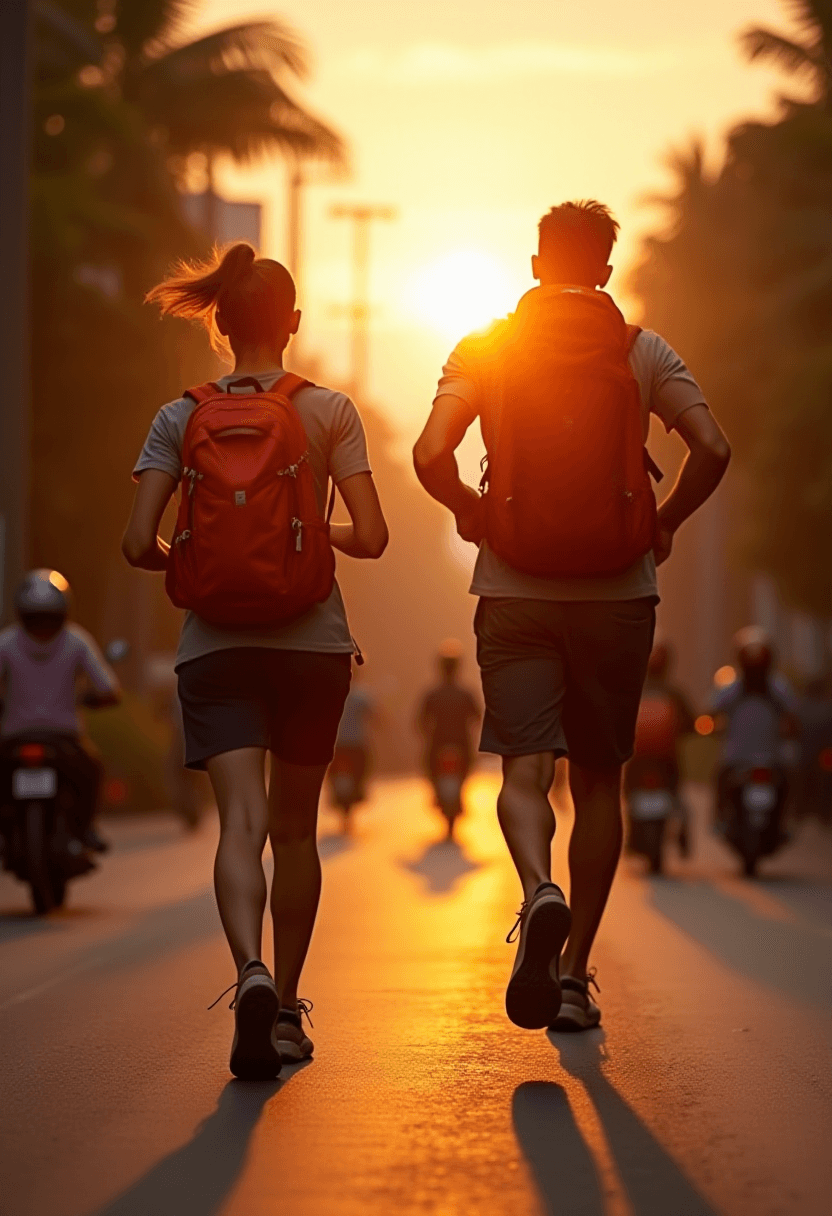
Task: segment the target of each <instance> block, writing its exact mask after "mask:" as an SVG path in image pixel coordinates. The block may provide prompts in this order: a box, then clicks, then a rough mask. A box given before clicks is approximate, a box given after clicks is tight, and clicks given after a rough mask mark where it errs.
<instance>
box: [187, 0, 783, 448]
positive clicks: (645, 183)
mask: <svg viewBox="0 0 832 1216" xmlns="http://www.w3.org/2000/svg"><path fill="white" fill-rule="evenodd" d="M267 13H268V14H274V15H278V16H279V17H280V18H281V19H282V20H285V21H286V22H287V23H288V24H289V25H290V26H293V27H294V28H295V29H296V30H297V31H298V32H299V33H300V34H301V35H302V36H303V37H304V38H305V39H306V40H307V42H308V43H309V45H310V47H311V49H312V54H313V61H314V72H313V75H312V77H311V79H310V80H309V82H308V84H307V85H306V87H305V88H304V90H303V95H304V98H305V101H306V102H307V103H308V104H309V106H310V108H312V109H313V110H316V111H318V112H320V113H321V114H323V115H325V116H326V118H327V120H328V121H329V122H331V123H332V124H333V125H334V126H335V127H336V128H337V129H338V130H339V131H340V132H341V133H342V134H343V135H344V136H345V137H346V138H347V140H348V141H349V143H350V146H351V150H352V160H353V177H352V180H350V181H349V182H347V183H338V184H337V185H334V186H329V185H319V186H315V187H313V188H312V189H310V190H309V191H308V192H307V195H308V197H307V204H306V212H307V234H306V285H305V286H306V291H305V301H304V303H305V307H306V310H307V315H306V321H305V327H304V342H305V343H306V344H308V347H311V348H312V349H313V350H315V351H317V352H319V353H320V354H321V355H322V356H323V357H324V358H325V360H326V366H327V368H328V369H329V370H330V371H331V373H332V374H335V375H343V374H345V373H346V371H347V356H348V343H347V330H346V325H345V323H344V322H343V321H340V320H338V319H337V318H335V317H333V316H332V315H331V314H332V305H333V304H335V303H338V302H342V301H344V300H346V298H347V295H348V292H349V281H350V280H349V273H350V267H349V243H348V241H349V236H348V232H347V230H346V227H345V225H343V224H342V223H338V222H335V221H333V220H331V219H330V218H329V217H328V210H329V207H330V204H331V202H332V201H333V200H334V199H342V198H355V199H360V200H362V201H364V200H370V201H374V202H376V201H377V202H383V203H391V204H394V205H396V206H397V207H399V208H400V217H399V219H398V220H397V221H396V222H395V223H392V224H386V223H384V224H378V225H376V226H375V227H374V231H373V237H372V242H373V273H372V284H373V297H374V302H375V304H376V313H375V317H374V342H373V348H372V363H371V379H370V387H371V390H372V392H373V393H374V394H375V395H376V396H377V397H378V399H379V400H383V401H384V403H385V413H386V415H387V417H388V418H389V419H390V421H391V422H392V423H393V425H394V426H395V427H396V429H397V431H398V432H399V433H401V435H402V436H404V437H405V438H406V439H407V440H410V439H411V438H412V437H413V436H414V434H415V432H416V431H417V428H418V427H419V424H420V421H421V420H422V418H423V417H424V415H425V411H426V409H427V408H428V406H429V403H430V400H431V397H432V394H433V389H434V387H435V383H436V379H437V375H438V372H439V369H440V367H441V364H442V362H443V360H444V358H445V356H446V355H447V353H448V351H449V349H450V348H451V347H452V345H453V342H454V340H456V339H457V338H459V337H461V336H462V334H463V333H464V332H465V331H466V329H467V328H469V327H471V326H472V325H476V324H478V323H479V322H480V321H481V320H483V319H484V317H485V316H487V315H488V314H489V313H490V312H494V313H498V314H499V313H500V312H505V311H507V310H508V309H510V308H511V307H512V305H513V304H514V302H515V301H516V299H517V297H518V295H519V294H520V293H522V292H523V291H524V290H526V289H527V288H529V287H531V286H532V279H531V275H530V269H529V257H530V254H531V253H532V252H533V249H534V240H535V224H536V222H537V220H538V219H539V217H540V215H541V214H542V213H543V212H544V211H545V210H546V209H547V208H548V207H550V206H551V205H552V204H554V203H557V202H561V201H563V200H564V199H566V198H578V197H587V196H589V197H595V198H600V199H602V200H604V201H605V202H607V203H609V204H610V205H611V206H612V208H613V210H614V211H615V213H616V215H617V216H618V218H619V220H620V221H621V224H622V235H621V239H620V244H619V246H618V249H617V251H616V254H615V262H616V267H617V273H616V276H615V278H614V279H613V281H612V290H613V291H616V290H617V289H620V288H621V287H622V281H623V274H622V271H623V270H625V269H626V267H627V265H628V264H629V263H630V262H631V261H632V259H633V257H634V255H635V252H636V249H637V243H638V237H639V234H640V233H643V232H645V231H646V230H648V229H649V228H650V225H651V222H652V223H654V222H655V215H654V213H653V212H652V211H651V210H650V209H646V208H645V207H644V206H643V204H642V202H641V199H642V198H643V196H644V195H646V194H648V193H650V192H652V191H654V190H656V189H661V188H662V187H666V186H667V184H668V174H667V172H666V171H665V169H664V168H663V164H662V161H663V157H664V155H665V154H666V153H667V152H668V151H669V150H670V149H671V148H672V147H676V146H678V145H679V144H680V143H683V142H684V141H685V140H686V139H687V138H688V137H690V136H692V135H694V134H699V135H702V136H704V137H705V139H706V141H707V146H708V148H709V149H710V152H711V155H712V157H713V159H714V161H716V160H717V159H718V158H719V156H720V155H721V151H722V147H721V137H722V136H723V135H724V133H725V131H726V130H727V129H729V128H730V127H731V126H733V125H734V123H735V122H736V121H737V120H738V119H739V118H740V117H743V118H744V117H748V116H753V115H768V116H770V115H772V114H773V113H774V110H775V101H774V97H775V94H776V90H777V88H778V86H779V85H781V84H782V77H779V78H778V77H777V75H776V74H775V73H774V72H773V71H772V70H770V69H768V68H766V67H762V66H760V67H755V68H750V67H749V66H748V64H747V63H746V62H745V61H744V60H743V59H742V58H741V57H740V55H739V53H738V50H737V47H736V34H737V31H738V30H740V29H742V28H743V27H744V26H746V25H747V24H749V23H755V24H757V23H769V22H772V23H774V24H776V25H777V26H778V28H781V29H783V28H788V26H789V23H788V21H787V20H786V19H785V18H786V14H785V12H784V9H783V6H782V5H781V4H779V3H777V2H776V0H756V2H755V0H703V2H702V3H700V4H696V5H689V4H681V3H667V0H640V2H639V3H637V4H621V3H620V2H618V0H560V2H556V3H542V2H541V0H518V2H517V3H512V4H492V5H489V4H481V3H478V2H477V0H447V2H446V0H441V2H440V0H421V2H420V3H418V4H413V5H397V4H390V3H387V2H385V0H352V2H351V3H349V4H344V3H341V2H339V0H317V2H316V3H314V4H308V3H300V2H299V0H285V2H280V3H276V4H268V3H260V4H246V3H243V4H239V3H234V0H206V2H205V3H202V4H200V5H199V6H198V7H197V8H195V11H194V15H193V19H192V23H191V25H190V26H189V27H188V30H189V32H190V31H191V30H192V31H194V32H197V31H203V30H206V29H208V28H210V27H212V26H214V25H217V24H220V23H225V22H230V21H232V20H233V21H239V20H242V19H245V18H247V17H254V16H262V15H263V14H267ZM324 176H325V175H321V177H322V178H323V177H324ZM218 180H219V182H220V184H221V186H222V189H223V192H224V193H226V194H227V195H228V196H229V197H237V198H248V197H250V198H257V199H262V200H263V201H264V202H265V203H266V217H265V219H266V223H265V240H264V244H265V249H266V251H267V252H268V253H270V254H272V255H273V256H276V257H278V258H279V257H281V256H284V255H285V252H286V240H285V205H284V193H283V171H282V169H281V167H280V166H279V165H274V166H272V167H258V168H256V169H252V170H247V171H244V172H241V171H240V170H239V169H236V168H234V167H233V166H231V165H226V166H225V167H224V168H221V169H220V173H219V177H218ZM463 254H468V255H469V258H468V260H467V261H466V259H465V258H464V257H461V255H463ZM466 271H467V273H468V274H469V275H470V276H471V277H473V278H474V280H475V281H476V282H477V286H478V290H477V292H476V294H475V295H474V298H473V299H472V298H471V294H470V293H468V292H466V291H465V290H464V289H460V288H456V289H455V288H454V283H453V278H454V275H455V274H456V273H461V275H462V276H463V277H464V275H465V273H466ZM443 296H450V299H445V298H443ZM628 303H629V306H630V312H631V314H632V315H637V314H638V311H639V305H638V304H637V302H635V301H628Z"/></svg>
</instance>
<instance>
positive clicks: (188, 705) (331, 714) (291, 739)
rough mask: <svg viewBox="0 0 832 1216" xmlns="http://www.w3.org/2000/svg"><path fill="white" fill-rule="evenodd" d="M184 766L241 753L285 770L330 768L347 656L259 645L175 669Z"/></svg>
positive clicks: (349, 661)
mask: <svg viewBox="0 0 832 1216" xmlns="http://www.w3.org/2000/svg"><path fill="white" fill-rule="evenodd" d="M178 676H179V700H180V702H181V704H182V720H183V724H184V729H185V767H186V768H195V769H203V768H205V761H206V760H210V759H211V757H212V756H219V755H222V753H223V752H232V751H237V749H238V748H241V747H264V748H267V749H268V750H269V751H271V752H273V753H274V755H275V756H277V757H278V759H280V760H285V761H286V762H287V763H289V764H310V765H311V764H329V762H330V761H331V759H332V755H333V752H334V750H335V739H336V736H337V734H338V724H339V723H340V721H341V714H342V712H343V709H344V702H345V701H346V699H347V693H348V692H349V689H350V679H351V677H352V656H351V655H349V654H319V653H317V652H315V651H310V650H274V649H270V648H268V647H264V646H246V647H235V648H234V649H229V650H215V651H214V652H213V653H212V654H206V655H202V656H201V658H198V659H192V660H191V661H190V663H183V665H182V666H181V667H180V668H179V670H178Z"/></svg>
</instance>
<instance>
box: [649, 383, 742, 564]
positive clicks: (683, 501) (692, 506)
mask: <svg viewBox="0 0 832 1216" xmlns="http://www.w3.org/2000/svg"><path fill="white" fill-rule="evenodd" d="M675 430H677V431H678V433H679V434H680V435H681V437H682V439H683V440H684V442H685V444H686V445H687V448H688V454H687V456H686V457H685V462H684V464H683V465H682V471H681V472H680V474H679V477H678V479H677V481H676V485H675V486H674V487H673V489H672V490H671V491H670V494H669V495H668V496H667V498H666V499H665V500H664V502H663V503H662V505H661V506H660V507H659V519H658V529H657V541H656V547H655V554H656V564H657V565H661V563H662V562H664V561H667V559H668V557H670V551H671V549H672V548H673V537H674V535H675V534H676V532H677V531H678V530H679V528H680V527H681V525H682V524H683V523H684V522H685V520H686V519H688V518H690V516H691V515H693V513H694V511H696V510H698V508H699V507H701V506H702V504H703V503H704V502H706V501H707V499H709V498H710V496H711V495H712V494H713V492H714V490H715V489H716V488H717V486H718V485H719V483H720V482H721V481H722V478H723V475H724V473H725V470H726V469H727V468H728V462H729V461H730V459H731V449H730V447H729V446H728V440H727V439H726V438H725V435H724V434H723V432H722V430H721V429H720V426H719V424H718V423H717V421H716V419H715V418H714V416H713V414H712V413H711V411H710V410H709V409H708V407H707V406H706V405H692V406H691V407H690V409H687V410H685V412H684V413H683V414H680V416H679V418H678V421H677V422H676V426H675Z"/></svg>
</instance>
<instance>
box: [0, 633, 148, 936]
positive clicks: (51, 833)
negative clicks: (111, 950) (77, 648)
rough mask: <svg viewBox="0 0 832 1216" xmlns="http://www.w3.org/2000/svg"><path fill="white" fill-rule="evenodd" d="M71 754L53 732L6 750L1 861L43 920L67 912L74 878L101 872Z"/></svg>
mask: <svg viewBox="0 0 832 1216" xmlns="http://www.w3.org/2000/svg"><path fill="white" fill-rule="evenodd" d="M129 649H130V648H129V645H128V643H126V642H124V641H121V640H118V641H114V642H111V643H110V645H109V646H108V647H107V648H106V650H105V654H106V657H107V659H108V661H109V662H111V663H117V662H121V661H122V660H123V659H124V658H126V657H127V654H128V653H129ZM98 700H99V699H98V698H97V697H96V696H95V695H94V694H90V695H88V696H84V697H82V698H81V704H83V705H86V706H88V707H89V708H95V707H96V706H97V704H98ZM72 750H73V745H72V744H71V743H68V742H67V740H66V738H65V737H63V736H61V735H56V734H55V733H54V732H51V731H33V732H31V733H30V734H28V735H26V736H21V737H19V738H15V739H14V740H11V741H9V743H8V744H7V745H6V747H5V749H4V751H5V758H6V764H7V767H8V769H9V771H10V776H11V781H10V784H9V786H8V787H7V790H6V798H5V800H4V802H3V804H0V849H1V850H2V855H1V857H0V860H2V866H3V868H4V869H5V870H8V871H10V872H11V873H12V874H14V875H15V876H16V877H17V878H19V879H20V880H21V882H25V883H28V885H29V888H30V890H31V893H32V905H33V907H34V910H35V912H36V913H37V915H38V916H44V915H46V913H48V912H51V911H53V910H54V909H55V908H60V907H62V906H63V904H64V902H65V900H66V889H67V884H68V882H69V881H70V879H72V878H79V877H80V876H81V875H82V874H88V873H89V872H90V871H91V870H94V869H95V868H96V866H95V862H94V861H93V859H92V857H91V854H90V850H89V848H88V847H87V845H86V844H85V843H84V841H83V840H81V839H80V837H79V835H78V833H77V830H76V813H75V807H76V802H77V798H78V794H77V790H76V787H75V785H74V782H73V780H72V761H71V757H72Z"/></svg>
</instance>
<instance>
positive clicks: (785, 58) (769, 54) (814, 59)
mask: <svg viewBox="0 0 832 1216" xmlns="http://www.w3.org/2000/svg"><path fill="white" fill-rule="evenodd" d="M739 42H740V46H741V47H742V49H743V51H744V52H745V54H746V56H747V58H748V59H749V60H750V61H751V62H752V63H754V62H755V61H756V60H758V59H760V60H770V61H771V62H773V63H776V64H778V65H779V66H780V67H781V68H784V69H785V71H787V72H792V73H794V74H797V73H803V72H810V73H812V74H815V75H816V74H817V73H819V72H820V71H821V64H820V61H819V55H818V49H817V47H816V46H815V45H813V44H807V43H802V42H794V41H792V39H791V38H785V37H783V35H782V34H778V33H777V32H776V31H775V30H770V29H766V28H765V27H763V26H749V27H748V29H746V30H743V32H742V33H741V34H740V36H739Z"/></svg>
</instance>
